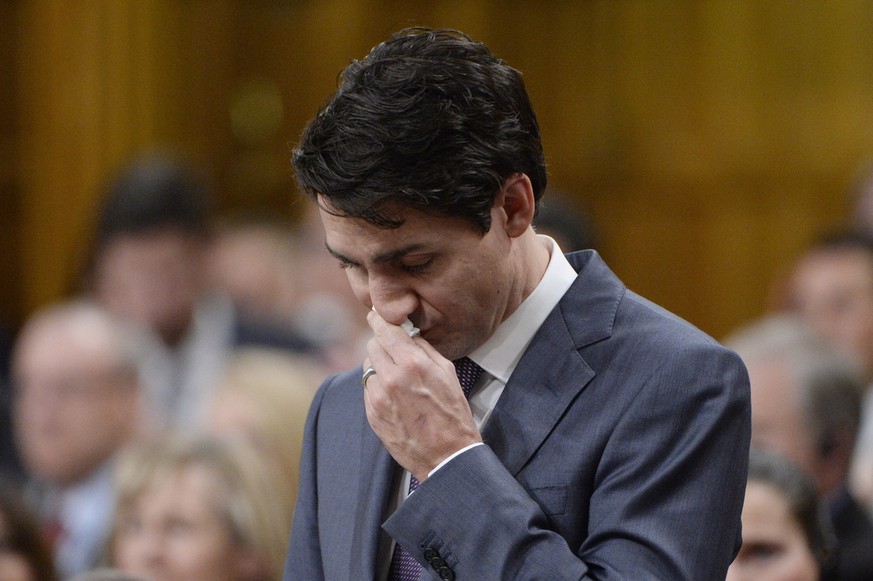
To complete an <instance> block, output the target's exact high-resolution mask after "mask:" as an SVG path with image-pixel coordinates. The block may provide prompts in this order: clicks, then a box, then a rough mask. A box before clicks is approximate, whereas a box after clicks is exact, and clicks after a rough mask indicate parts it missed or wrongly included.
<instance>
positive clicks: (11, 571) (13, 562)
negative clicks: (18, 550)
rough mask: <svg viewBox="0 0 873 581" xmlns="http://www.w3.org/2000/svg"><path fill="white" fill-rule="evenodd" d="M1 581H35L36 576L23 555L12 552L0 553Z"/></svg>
mask: <svg viewBox="0 0 873 581" xmlns="http://www.w3.org/2000/svg"><path fill="white" fill-rule="evenodd" d="M0 579H2V581H36V576H35V575H34V573H33V570H32V569H31V568H30V565H28V564H27V561H26V560H25V559H24V557H21V556H19V555H16V554H14V553H6V554H0Z"/></svg>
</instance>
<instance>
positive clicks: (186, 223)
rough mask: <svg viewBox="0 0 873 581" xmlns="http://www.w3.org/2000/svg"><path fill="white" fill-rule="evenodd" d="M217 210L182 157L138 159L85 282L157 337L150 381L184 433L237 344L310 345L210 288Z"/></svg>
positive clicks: (108, 208) (102, 216) (114, 199)
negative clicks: (249, 315) (243, 312)
mask: <svg viewBox="0 0 873 581" xmlns="http://www.w3.org/2000/svg"><path fill="white" fill-rule="evenodd" d="M211 207H212V199H211V193H210V191H209V189H208V186H207V185H206V181H205V180H204V179H202V178H201V177H200V176H199V175H197V174H196V173H195V172H194V171H192V170H191V169H190V168H189V167H188V166H187V165H185V164H184V163H182V162H181V161H180V160H179V159H177V158H174V157H172V156H170V155H169V154H158V153H154V154H149V155H143V156H141V157H138V158H136V159H134V160H133V161H132V162H131V163H130V164H129V165H128V166H127V167H125V168H123V170H122V171H121V172H120V174H119V175H118V176H117V177H116V178H115V179H114V180H112V181H111V182H110V184H109V186H108V189H107V192H106V196H105V199H104V200H103V202H102V206H101V208H100V212H99V218H98V222H97V228H96V235H95V241H94V246H93V249H92V254H91V257H90V258H91V260H90V264H89V268H88V272H87V276H86V284H87V287H88V289H89V291H90V293H91V294H92V295H93V296H94V297H95V298H96V299H97V300H98V301H99V302H101V303H102V304H104V305H106V306H107V307H108V308H109V309H111V310H112V311H114V312H116V313H118V314H120V315H122V316H125V317H128V318H130V319H132V320H134V321H136V322H138V323H141V324H143V325H146V326H147V327H149V328H151V329H152V330H153V331H154V332H155V333H156V334H157V335H158V337H159V338H160V344H161V347H162V348H161V349H160V350H158V351H156V352H155V355H154V357H153V360H152V362H151V371H150V374H149V375H150V381H152V382H154V389H153V391H154V392H155V393H156V394H157V397H158V398H159V400H160V407H161V409H163V410H164V413H165V423H166V424H167V425H170V426H173V427H176V428H180V429H187V430H196V429H199V428H200V427H202V422H203V414H204V410H205V409H206V407H207V406H208V401H209V398H210V397H211V394H212V390H213V389H214V387H215V386H216V385H217V384H218V382H219V381H220V378H221V376H222V374H223V373H224V366H225V362H226V360H227V357H228V354H229V353H230V351H231V350H232V349H233V348H234V347H236V346H238V345H243V344H268V345H272V346H276V347H281V348H285V349H289V350H291V351H295V352H301V351H306V350H307V349H308V344H306V342H305V341H303V340H301V339H300V338H298V337H296V336H293V335H291V334H290V333H276V332H275V330H274V329H265V328H263V327H261V326H259V325H257V324H252V323H250V322H248V321H245V320H244V319H243V318H242V317H240V315H239V313H238V312H237V311H236V309H235V308H234V305H233V303H232V301H231V300H230V299H229V298H228V297H226V296H224V295H223V294H221V293H219V292H216V291H215V290H214V289H212V288H210V287H209V283H208V278H207V276H206V273H207V260H208V256H209V247H210V241H211V236H212V224H211Z"/></svg>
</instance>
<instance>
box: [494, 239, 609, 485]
mask: <svg viewBox="0 0 873 581" xmlns="http://www.w3.org/2000/svg"><path fill="white" fill-rule="evenodd" d="M568 259H569V260H570V263H571V264H572V265H573V266H574V268H575V269H576V270H577V272H579V276H578V277H577V279H576V281H575V282H574V283H573V285H572V286H571V287H570V290H568V291H567V293H566V294H565V295H564V297H563V298H562V299H561V301H560V302H559V303H558V306H556V307H555V308H554V309H553V310H552V312H551V313H550V314H549V316H548V318H546V321H545V322H544V323H543V325H542V327H540V329H539V331H537V333H536V335H535V336H534V339H533V341H531V344H530V345H529V346H528V348H527V350H526V351H525V353H524V355H523V356H522V358H521V360H520V361H519V363H518V365H517V366H516V368H515V370H514V371H513V373H512V376H511V377H510V378H509V382H508V383H507V384H506V388H505V389H504V391H503V394H502V395H501V396H500V399H499V400H498V402H497V405H496V407H495V408H494V411H493V412H492V414H491V417H490V419H489V420H488V423H487V424H486V426H485V429H484V430H483V434H482V435H483V439H484V440H485V443H486V444H488V445H489V446H490V447H491V449H492V450H493V451H494V453H495V454H496V455H497V457H498V458H499V459H500V460H501V462H502V463H503V465H504V466H506V468H507V470H509V472H510V473H511V474H512V475H513V476H516V475H517V474H518V472H519V471H520V470H521V469H522V468H523V467H524V466H525V464H526V463H527V462H528V460H529V459H530V458H531V456H533V454H534V453H536V451H537V450H538V449H539V447H540V446H541V445H542V443H543V442H544V441H545V439H546V438H547V437H548V435H549V434H550V433H551V431H552V429H553V428H554V426H555V424H556V423H557V422H558V420H559V419H560V418H561V416H563V414H564V412H565V411H566V409H567V407H568V406H569V405H570V404H571V403H572V402H573V401H574V400H575V399H576V397H577V396H578V395H579V394H580V393H581V392H582V390H583V389H585V386H586V385H587V384H588V382H590V381H591V379H592V378H593V377H594V375H595V372H594V370H593V369H592V368H591V367H590V366H589V365H588V363H587V362H586V361H585V359H584V358H583V357H582V355H581V353H580V350H581V348H582V347H585V346H586V345H590V344H592V343H595V342H598V341H600V340H602V339H605V338H607V337H609V335H610V334H611V332H612V324H613V321H614V319H615V312H616V310H617V306H618V302H619V300H620V298H621V296H622V294H623V293H624V290H625V289H624V286H623V285H622V284H621V282H620V281H619V280H618V278H616V277H615V275H614V274H612V272H611V271H610V270H609V268H608V267H607V266H606V264H605V263H604V262H603V261H602V260H601V259H600V257H599V256H597V254H595V253H593V252H586V253H576V254H574V255H570V256H568ZM554 362H560V365H555V364H554ZM531 410H537V411H536V413H531Z"/></svg>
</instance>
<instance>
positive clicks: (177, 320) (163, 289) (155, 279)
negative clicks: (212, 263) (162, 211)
mask: <svg viewBox="0 0 873 581" xmlns="http://www.w3.org/2000/svg"><path fill="white" fill-rule="evenodd" d="M205 252H206V249H205V247H204V243H203V241H202V240H201V239H200V238H198V237H197V236H194V235H191V234H186V233H184V232H182V231H180V230H178V229H175V228H165V229H160V230H154V231H148V232H143V233H141V234H123V235H119V236H116V237H114V238H113V239H111V240H110V241H109V242H108V243H107V244H106V246H105V247H104V248H103V249H102V251H101V253H100V256H99V257H98V261H97V264H96V266H95V269H94V292H95V294H96V296H97V299H98V300H99V301H100V302H101V303H103V304H104V305H106V306H107V307H108V308H109V309H111V310H113V311H115V312H116V313H118V314H120V315H122V316H124V317H126V318H129V319H131V320H133V321H136V322H138V323H140V324H142V325H145V326H147V327H149V328H151V329H154V330H155V331H156V332H157V333H158V334H159V335H160V336H161V338H162V339H163V340H164V342H165V343H167V344H168V345H175V344H176V343H178V342H179V341H180V340H181V339H182V338H183V337H184V335H185V332H186V330H187V328H188V325H189V324H190V323H191V319H192V317H193V315H194V308H195V306H196V304H197V301H198V299H199V298H200V296H201V293H202V290H203V289H202V287H201V284H202V280H203V277H204V270H205V266H204V263H205Z"/></svg>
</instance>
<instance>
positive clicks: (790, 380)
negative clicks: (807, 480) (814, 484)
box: [746, 359, 817, 477]
mask: <svg viewBox="0 0 873 581" xmlns="http://www.w3.org/2000/svg"><path fill="white" fill-rule="evenodd" d="M746 367H747V369H748V371H749V383H750V384H751V400H752V445H753V447H757V448H761V449H765V450H772V451H774V452H777V453H779V454H782V455H783V456H785V457H786V458H789V459H791V460H792V461H793V462H794V463H795V464H797V465H798V466H799V467H800V468H801V469H803V471H804V472H806V473H807V474H810V475H811V476H813V477H815V476H816V473H817V456H816V454H815V447H814V443H813V440H812V437H811V436H810V434H809V430H808V428H807V426H806V425H805V422H804V415H803V410H802V408H801V402H800V400H799V397H798V389H797V387H796V385H795V381H796V380H795V379H794V376H793V375H792V374H791V372H790V370H789V369H788V367H787V365H785V364H784V362H782V361H781V360H779V359H767V360H762V359H752V360H750V361H746Z"/></svg>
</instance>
